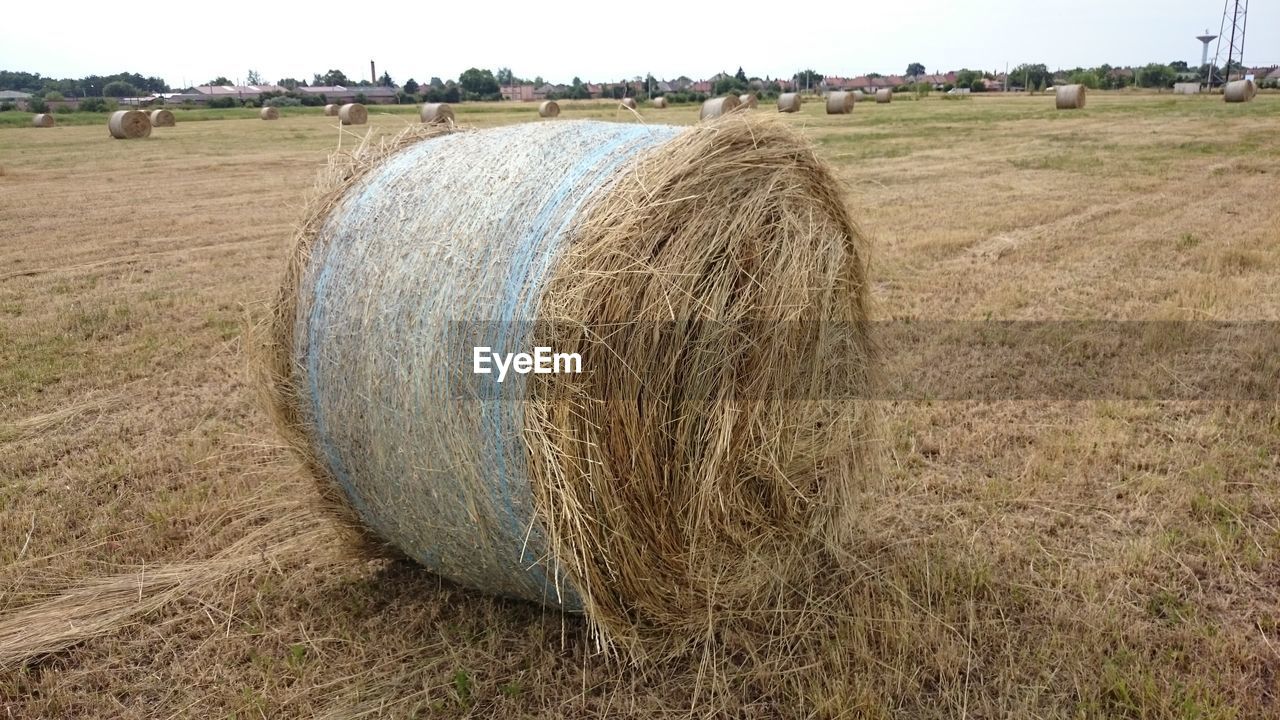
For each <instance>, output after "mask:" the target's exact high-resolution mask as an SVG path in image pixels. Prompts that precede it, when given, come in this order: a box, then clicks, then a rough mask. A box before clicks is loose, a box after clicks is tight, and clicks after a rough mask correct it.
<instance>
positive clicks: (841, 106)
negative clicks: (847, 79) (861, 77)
mask: <svg viewBox="0 0 1280 720" xmlns="http://www.w3.org/2000/svg"><path fill="white" fill-rule="evenodd" d="M853 103H854V99H853V93H851V92H844V91H842V90H834V91H832V92H829V93H827V114H828V115H844V114H847V113H851V112H853Z"/></svg>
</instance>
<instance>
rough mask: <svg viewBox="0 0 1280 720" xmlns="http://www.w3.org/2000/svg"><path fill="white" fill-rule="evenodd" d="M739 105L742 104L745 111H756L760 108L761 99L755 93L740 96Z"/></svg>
mask: <svg viewBox="0 0 1280 720" xmlns="http://www.w3.org/2000/svg"><path fill="white" fill-rule="evenodd" d="M738 104H740V105H741V106H742V108H743V109H744V110H755V109H756V108H757V107H759V106H760V97H759V96H757V95H756V94H755V93H753V92H749V93H743V94H741V95H739V96H738Z"/></svg>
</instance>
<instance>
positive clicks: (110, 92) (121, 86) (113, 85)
mask: <svg viewBox="0 0 1280 720" xmlns="http://www.w3.org/2000/svg"><path fill="white" fill-rule="evenodd" d="M139 94H140V93H139V92H138V88H136V87H134V86H132V85H130V84H129V83H127V82H120V81H119V80H116V81H114V82H109V83H107V84H106V85H105V86H104V87H103V88H102V96H103V97H115V98H121V97H137V96H138V95H139Z"/></svg>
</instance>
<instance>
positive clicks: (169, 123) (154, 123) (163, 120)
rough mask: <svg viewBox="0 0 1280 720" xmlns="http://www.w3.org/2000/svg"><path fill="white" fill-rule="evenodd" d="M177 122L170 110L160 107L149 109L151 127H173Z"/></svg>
mask: <svg viewBox="0 0 1280 720" xmlns="http://www.w3.org/2000/svg"><path fill="white" fill-rule="evenodd" d="M177 123H178V121H177V119H176V118H174V117H173V111H172V110H165V109H164V108H161V109H159V110H152V111H151V127H173V126H174V125H176V124H177Z"/></svg>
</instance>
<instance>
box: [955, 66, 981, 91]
mask: <svg viewBox="0 0 1280 720" xmlns="http://www.w3.org/2000/svg"><path fill="white" fill-rule="evenodd" d="M981 79H982V73H980V72H977V71H975V70H970V69H968V68H965V69H964V70H961V71H960V72H957V73H956V87H970V86H972V85H973V81H974V80H981Z"/></svg>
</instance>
